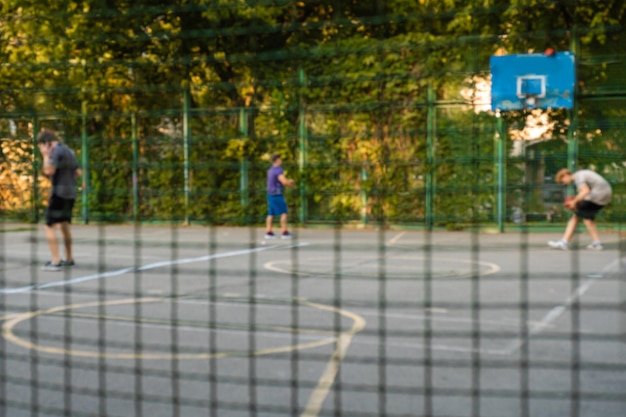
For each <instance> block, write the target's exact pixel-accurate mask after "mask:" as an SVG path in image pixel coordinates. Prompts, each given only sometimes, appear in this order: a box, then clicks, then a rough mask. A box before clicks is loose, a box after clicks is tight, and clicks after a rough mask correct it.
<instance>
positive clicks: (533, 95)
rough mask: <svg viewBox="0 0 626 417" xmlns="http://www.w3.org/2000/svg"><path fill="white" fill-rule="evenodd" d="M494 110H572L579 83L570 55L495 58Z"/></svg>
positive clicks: (492, 69) (491, 62)
mask: <svg viewBox="0 0 626 417" xmlns="http://www.w3.org/2000/svg"><path fill="white" fill-rule="evenodd" d="M490 64H491V109H492V110H493V111H496V110H500V111H507V110H523V109H548V108H552V109H557V108H560V109H571V108H572V107H573V106H574V83H575V82H576V65H575V57H574V54H573V53H571V52H557V53H554V54H551V55H546V54H514V55H501V56H492V57H491V60H490Z"/></svg>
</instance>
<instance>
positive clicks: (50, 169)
mask: <svg viewBox="0 0 626 417" xmlns="http://www.w3.org/2000/svg"><path fill="white" fill-rule="evenodd" d="M41 171H42V172H43V174H44V175H45V176H47V177H51V176H53V175H54V174H55V173H56V172H57V167H55V166H54V165H53V164H52V163H51V162H50V155H44V157H43V167H42V168H41Z"/></svg>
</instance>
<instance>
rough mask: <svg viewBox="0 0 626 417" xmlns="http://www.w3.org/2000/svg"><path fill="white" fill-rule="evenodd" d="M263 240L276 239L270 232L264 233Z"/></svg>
mask: <svg viewBox="0 0 626 417" xmlns="http://www.w3.org/2000/svg"><path fill="white" fill-rule="evenodd" d="M265 239H276V235H275V234H274V233H272V232H269V233H266V234H265Z"/></svg>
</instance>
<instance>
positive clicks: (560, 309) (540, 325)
mask: <svg viewBox="0 0 626 417" xmlns="http://www.w3.org/2000/svg"><path fill="white" fill-rule="evenodd" d="M620 262H621V259H616V260H614V261H613V262H611V263H610V264H608V265H607V266H605V267H604V268H603V269H602V271H600V273H599V274H592V275H587V277H588V279H587V281H585V282H584V283H583V284H581V285H580V286H579V287H578V288H576V289H575V290H574V291H573V292H572V293H571V294H570V295H569V297H567V298H566V299H565V301H564V302H563V303H561V304H559V305H558V306H556V307H554V308H553V309H552V310H550V311H549V312H548V314H546V315H545V316H543V318H542V319H541V320H539V321H538V322H536V324H534V325H533V326H531V330H530V332H528V336H527V337H525V338H524V339H517V340H514V341H513V342H511V343H510V344H509V345H508V346H507V347H506V348H505V351H506V352H508V354H513V353H515V352H516V351H517V350H518V349H520V348H521V347H522V346H523V345H524V343H526V342H527V340H528V339H529V338H530V337H532V336H536V335H538V334H539V333H541V332H543V330H544V329H545V328H546V327H549V326H550V325H551V324H552V322H554V321H555V320H556V319H558V318H559V317H560V316H561V315H562V314H563V313H564V312H565V311H566V310H567V309H568V308H569V307H571V306H572V304H574V303H575V302H576V301H578V300H579V299H580V298H582V296H583V295H585V293H586V292H587V291H589V289H590V288H591V287H592V286H593V284H595V283H596V282H597V281H599V280H601V279H602V278H604V277H605V275H606V273H607V272H609V271H610V270H611V269H612V268H614V267H615V266H616V264H619V263H620Z"/></svg>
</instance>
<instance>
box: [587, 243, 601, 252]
mask: <svg viewBox="0 0 626 417" xmlns="http://www.w3.org/2000/svg"><path fill="white" fill-rule="evenodd" d="M587 249H589V250H602V249H604V247H602V243H601V242H593V243H590V244H589V245H587Z"/></svg>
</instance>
